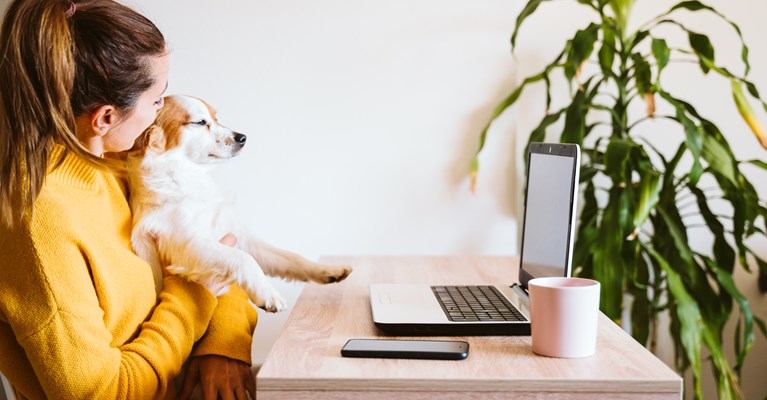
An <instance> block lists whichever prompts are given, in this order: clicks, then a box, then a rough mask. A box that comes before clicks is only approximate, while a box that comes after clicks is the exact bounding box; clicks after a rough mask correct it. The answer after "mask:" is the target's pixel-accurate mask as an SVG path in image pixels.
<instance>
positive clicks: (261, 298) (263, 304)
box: [247, 282, 288, 312]
mask: <svg viewBox="0 0 767 400" xmlns="http://www.w3.org/2000/svg"><path fill="white" fill-rule="evenodd" d="M247 292H248V297H249V298H250V301H252V302H253V304H255V305H256V306H258V307H259V308H262V309H264V310H265V311H268V312H278V311H284V310H285V309H287V308H288V306H287V303H286V302H285V299H283V298H282V296H281V295H280V294H279V293H278V292H277V290H276V289H275V288H274V287H272V285H270V284H269V283H268V282H261V283H258V284H256V285H254V286H253V287H252V288H248V289H247Z"/></svg>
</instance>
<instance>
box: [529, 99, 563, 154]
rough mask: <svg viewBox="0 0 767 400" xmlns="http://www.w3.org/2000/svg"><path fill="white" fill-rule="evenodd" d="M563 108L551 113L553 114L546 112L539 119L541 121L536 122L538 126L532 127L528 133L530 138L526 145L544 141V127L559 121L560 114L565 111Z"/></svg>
mask: <svg viewBox="0 0 767 400" xmlns="http://www.w3.org/2000/svg"><path fill="white" fill-rule="evenodd" d="M565 110H566V109H565V108H563V109H561V110H559V111H557V112H555V113H553V114H546V116H544V117H543V119H541V122H540V123H539V124H538V126H537V127H536V128H535V129H533V132H532V133H531V134H530V138H529V140H528V142H527V144H528V146H527V147H529V146H530V143H531V142H544V141H546V129H547V128H548V127H549V126H551V125H553V124H554V123H556V122H557V121H559V118H560V117H561V116H562V114H563V113H564V112H565Z"/></svg>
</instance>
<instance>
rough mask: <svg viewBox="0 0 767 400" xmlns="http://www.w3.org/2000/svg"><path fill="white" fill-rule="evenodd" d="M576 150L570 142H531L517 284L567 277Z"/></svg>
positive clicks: (570, 244)
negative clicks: (538, 279)
mask: <svg viewBox="0 0 767 400" xmlns="http://www.w3.org/2000/svg"><path fill="white" fill-rule="evenodd" d="M579 165H580V150H579V148H578V146H577V145H573V144H553V143H531V144H530V147H529V149H528V170H527V185H526V189H525V190H526V194H525V212H524V217H523V218H524V219H523V228H522V245H521V246H520V260H521V262H520V274H519V278H520V283H521V284H522V287H525V288H526V287H527V281H528V280H530V279H532V278H539V277H544V276H569V275H570V273H571V271H570V269H571V262H572V246H573V243H572V242H573V240H574V227H575V207H576V201H577V188H578V170H579Z"/></svg>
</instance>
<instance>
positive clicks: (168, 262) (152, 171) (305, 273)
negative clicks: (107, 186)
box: [124, 96, 352, 312]
mask: <svg viewBox="0 0 767 400" xmlns="http://www.w3.org/2000/svg"><path fill="white" fill-rule="evenodd" d="M164 102H165V105H164V106H163V107H162V108H161V109H160V110H159V111H158V114H157V119H156V120H155V122H154V123H153V124H152V125H151V126H150V127H149V128H147V129H146V130H145V131H144V132H143V133H142V134H141V136H139V137H138V139H136V142H135V143H134V145H133V148H131V149H130V150H128V151H127V152H126V154H125V155H124V159H125V165H126V172H127V180H128V190H129V198H130V205H131V209H132V211H133V230H132V236H131V243H132V245H133V249H134V251H135V252H136V254H138V255H139V256H140V257H141V258H143V259H145V260H146V261H147V262H148V263H149V264H150V265H151V266H152V272H153V275H154V279H155V284H156V288H157V290H158V292H159V290H160V289H161V288H162V277H163V272H162V267H163V266H167V267H166V268H167V270H168V271H169V272H170V273H172V274H177V275H180V276H183V277H185V278H187V279H190V280H193V281H196V282H199V283H202V284H206V285H208V284H212V283H217V282H218V283H221V282H234V283H236V284H237V285H239V286H240V287H241V288H242V289H243V290H244V291H245V292H246V293H247V294H248V297H249V298H250V300H251V301H252V302H253V303H254V304H255V305H256V306H258V307H260V308H263V309H264V310H266V311H270V312H276V311H282V310H284V309H285V308H286V304H285V300H284V299H283V298H282V296H280V294H279V293H278V292H277V290H276V289H275V288H274V287H273V286H272V285H271V284H270V282H269V280H268V279H267V278H266V276H265V274H266V275H270V276H275V277H280V278H284V279H286V280H298V281H304V282H308V281H313V282H317V283H323V284H324V283H331V282H340V281H342V280H344V279H345V278H346V277H347V276H348V275H349V273H351V271H352V270H351V268H350V267H348V266H345V265H327V264H320V263H316V262H312V261H309V260H307V259H305V258H303V257H302V256H300V255H298V254H295V253H292V252H289V251H285V250H281V249H278V248H276V247H274V246H271V245H269V244H267V243H265V242H263V241H261V240H259V239H257V238H256V237H255V235H253V234H252V233H251V232H250V231H249V230H248V229H246V228H245V227H243V226H241V225H240V224H238V222H237V218H236V215H235V212H234V211H233V210H232V209H231V207H229V206H228V205H227V203H228V201H229V199H228V198H227V196H224V195H222V193H221V191H220V189H219V188H218V187H217V185H216V182H215V181H214V179H213V178H212V177H211V176H210V175H209V174H208V172H209V170H210V169H211V167H212V166H214V165H216V164H217V163H220V162H223V161H226V160H229V159H231V158H233V157H235V156H237V155H238V154H239V153H240V150H242V148H243V146H245V143H246V140H247V137H246V136H245V135H243V134H242V133H238V132H234V131H232V130H231V129H229V128H226V127H224V126H223V125H221V124H220V123H219V122H218V120H217V119H216V111H215V110H214V109H213V108H212V107H211V106H210V105H209V104H208V103H206V102H205V101H203V100H201V99H198V98H195V97H191V96H168V97H165V99H164ZM227 233H232V234H234V235H235V236H236V237H237V245H236V247H230V246H226V245H224V244H221V243H219V239H221V238H222V237H223V236H224V235H226V234H227ZM219 286H220V285H219ZM217 294H221V293H217Z"/></svg>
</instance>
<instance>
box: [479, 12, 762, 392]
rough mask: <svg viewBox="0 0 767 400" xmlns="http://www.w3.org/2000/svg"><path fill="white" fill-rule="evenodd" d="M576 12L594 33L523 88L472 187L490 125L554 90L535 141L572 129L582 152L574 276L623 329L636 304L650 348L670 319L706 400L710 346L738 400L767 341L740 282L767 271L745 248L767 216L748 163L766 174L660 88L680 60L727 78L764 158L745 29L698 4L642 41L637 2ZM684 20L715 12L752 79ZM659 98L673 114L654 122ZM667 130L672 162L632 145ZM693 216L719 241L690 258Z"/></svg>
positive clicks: (644, 145)
mask: <svg viewBox="0 0 767 400" xmlns="http://www.w3.org/2000/svg"><path fill="white" fill-rule="evenodd" d="M543 1H544V0H529V1H528V3H527V5H526V6H525V7H524V8H523V10H522V11H521V13H520V15H519V16H518V18H517V20H516V26H515V27H514V31H513V34H512V37H511V45H512V49H513V48H514V46H515V45H516V41H517V38H518V33H519V31H520V27H521V26H522V24H523V22H524V21H525V20H526V19H527V18H528V17H529V16H530V15H532V14H533V13H534V12H535V11H536V10H537V8H538V6H539V5H540V4H541V3H543ZM577 2H578V3H580V4H582V5H583V6H584V7H588V8H589V9H590V10H591V11H593V13H594V14H595V15H596V19H595V22H591V23H589V24H588V26H586V27H584V28H583V29H581V30H578V31H577V32H576V33H575V36H573V38H572V39H570V40H568V41H567V43H566V44H565V46H564V49H563V50H562V52H561V53H560V54H559V55H558V56H557V57H555V59H554V60H553V61H552V62H551V63H550V64H548V65H547V66H546V67H545V68H544V69H543V71H541V72H540V73H538V74H535V75H532V76H530V77H528V78H526V79H525V80H524V81H523V82H522V83H521V85H519V86H518V87H517V88H516V89H515V90H514V91H513V92H512V93H511V94H510V95H509V96H508V97H507V98H506V99H505V100H503V101H502V102H501V103H500V104H498V105H497V107H496V108H495V110H494V112H493V115H492V118H491V120H490V122H489V123H488V125H487V126H486V127H485V129H484V130H483V131H482V133H481V136H480V141H479V146H478V149H477V153H476V155H475V157H474V160H473V162H472V166H471V174H472V188H473V187H474V179H475V178H476V174H477V170H478V167H479V162H478V155H479V153H480V152H481V151H482V149H483V147H484V144H485V138H486V135H487V132H488V129H489V127H490V126H491V124H492V122H493V121H494V120H495V119H496V118H497V117H499V116H500V115H501V114H502V113H503V112H504V110H506V109H508V108H509V107H511V106H512V105H513V104H514V103H515V102H516V101H517V100H518V99H519V97H520V95H521V94H522V93H523V91H524V89H525V88H526V87H527V86H528V85H530V84H533V83H536V82H541V83H544V84H545V87H546V94H547V96H546V113H545V115H544V116H543V118H542V119H541V121H540V123H539V124H538V126H537V127H536V128H535V129H534V130H533V131H532V133H531V135H530V138H529V141H543V140H545V135H546V132H547V129H549V128H550V127H552V125H554V124H555V123H557V122H558V121H561V120H562V121H563V125H564V129H563V130H562V132H561V135H560V136H559V140H560V141H561V142H567V143H578V144H579V145H581V147H582V149H583V155H584V157H583V163H582V166H581V185H582V193H583V202H582V208H581V210H580V215H579V218H578V228H577V239H576V243H575V248H576V251H575V255H574V260H573V265H574V267H575V271H576V273H577V274H578V275H580V276H585V277H591V278H594V279H597V280H599V281H600V282H601V283H602V293H601V305H600V308H601V309H602V311H603V312H604V313H605V314H606V315H608V316H609V317H610V318H612V319H613V320H615V321H618V322H621V321H620V320H621V315H622V311H623V308H624V307H627V305H626V304H624V295H626V294H627V295H628V296H629V297H630V298H631V302H630V303H631V305H630V316H631V321H630V332H631V334H632V336H633V337H634V338H635V339H636V340H638V341H639V342H640V343H642V344H644V345H646V346H648V347H650V349H651V350H655V348H654V347H655V344H656V342H657V338H658V335H659V334H660V332H659V328H658V316H659V315H660V314H661V313H664V312H667V313H668V315H669V317H670V328H669V330H670V333H671V338H672V340H673V343H674V348H675V366H676V368H677V370H679V371H680V372H681V371H685V370H687V369H688V368H692V375H693V377H694V382H693V390H694V396H695V398H701V397H702V391H701V385H700V376H701V364H702V360H701V350H702V349H703V348H705V349H707V350H708V353H709V354H710V359H711V363H712V365H713V370H714V375H715V377H716V380H717V389H718V393H719V397H720V398H723V399H726V398H740V397H742V395H741V392H740V385H739V380H738V375H739V372H740V369H741V367H742V366H743V361H744V359H745V357H746V355H747V354H748V352H749V349H750V348H751V346H752V344H753V341H754V334H755V330H756V327H758V328H759V329H760V330H761V331H762V333H763V334H765V335H767V331H766V330H765V325H764V322H763V321H761V320H760V319H758V318H755V317H754V315H753V314H752V312H751V309H750V308H749V305H748V302H747V300H746V298H745V297H744V296H743V294H742V293H741V292H740V291H739V289H738V287H737V286H736V284H735V282H734V280H733V275H732V274H733V271H734V270H735V269H736V268H745V269H746V270H749V271H750V267H749V262H752V263H756V265H758V268H759V270H760V271H761V272H762V273H763V274H764V273H766V272H767V263H765V261H764V260H762V259H760V258H759V257H758V256H757V255H756V254H754V252H753V251H752V250H751V249H750V248H749V247H748V246H747V245H746V239H747V238H749V237H751V236H754V235H757V236H758V235H762V236H763V235H765V232H766V231H767V227H765V221H766V220H767V208H766V207H765V204H764V202H760V200H759V198H758V196H757V193H756V191H755V189H754V187H753V185H752V184H751V183H750V182H749V180H748V179H747V178H746V177H745V176H744V175H743V174H742V172H741V166H742V165H743V164H744V163H750V164H753V165H756V166H758V167H760V168H762V169H767V164H766V163H764V162H762V161H758V160H751V161H742V160H739V159H737V158H736V156H735V154H733V152H732V150H731V148H730V146H729V144H728V142H727V139H726V138H725V136H724V135H723V134H722V132H720V130H719V128H717V126H716V125H715V124H714V123H713V122H711V120H709V119H707V118H706V117H705V116H703V115H701V114H700V113H699V112H698V111H697V110H696V109H695V107H694V106H693V104H692V103H690V102H688V101H686V100H684V99H681V98H679V97H677V96H675V95H674V94H672V93H671V92H669V91H668V90H667V89H666V88H665V87H664V85H662V83H661V77H662V76H663V73H664V72H665V71H667V70H669V69H670V68H673V67H675V66H676V65H678V64H673V61H674V60H675V59H676V58H679V57H680V56H681V57H683V58H686V59H687V60H690V59H692V60H695V62H696V64H698V65H699V67H700V68H701V69H702V71H703V72H704V73H706V74H713V75H717V76H719V77H721V78H724V79H727V80H729V81H730V83H731V87H732V94H731V95H732V97H733V99H734V101H735V104H736V105H737V108H738V110H739V111H740V113H741V115H742V117H743V119H744V120H745V121H746V123H747V124H748V126H749V127H750V128H751V129H752V131H753V133H754V134H755V135H756V138H757V139H758V141H759V143H760V144H761V146H763V147H765V148H767V134H765V130H764V128H763V127H762V126H761V124H760V122H759V120H758V119H757V118H756V116H755V114H754V111H753V109H752V108H751V105H750V103H749V101H750V100H749V96H750V98H751V99H752V100H751V101H754V100H755V101H757V102H758V103H760V104H761V105H762V106H763V107H764V109H765V110H767V104H765V102H764V101H762V100H761V98H760V94H759V92H758V90H757V88H756V86H755V85H754V84H753V83H751V82H750V81H749V80H748V79H747V75H748V72H749V68H750V66H749V63H748V47H747V46H746V44H745V43H744V42H743V37H742V35H741V31H740V28H739V27H738V25H736V24H735V23H733V22H732V21H730V20H728V19H726V18H725V17H724V16H723V15H722V14H721V13H719V12H718V11H717V10H715V9H714V8H712V7H710V6H707V5H705V4H703V3H701V2H700V1H681V2H678V3H676V4H674V5H673V6H671V8H670V9H669V10H668V12H665V13H663V14H661V15H659V16H657V17H655V18H653V19H651V20H649V21H647V22H646V23H645V24H643V25H641V26H640V27H639V28H638V29H635V30H628V27H627V21H628V19H629V15H630V13H631V10H632V8H633V7H634V2H635V0H577ZM679 10H687V11H689V12H708V13H713V14H714V15H716V16H717V17H718V18H721V19H722V21H723V22H724V23H726V24H728V25H729V26H730V27H731V28H732V29H734V31H735V32H736V33H737V35H738V37H739V38H740V44H739V45H740V47H741V56H742V57H741V58H742V61H743V63H744V65H745V71H744V72H743V74H742V75H739V74H736V73H734V72H732V71H730V70H728V69H727V68H725V67H723V66H720V65H719V64H717V60H716V58H715V51H714V47H713V46H712V44H711V41H710V40H709V37H708V36H706V34H704V33H701V32H696V31H693V30H691V29H688V28H687V27H686V26H685V25H684V24H683V23H682V22H680V21H679V20H678V18H676V15H677V12H678V11H679ZM661 26H672V27H675V28H676V29H680V30H681V31H682V32H683V33H684V35H685V36H686V37H687V41H686V42H685V43H669V42H667V40H666V39H664V38H663V37H660V36H658V35H657V34H656V31H657V28H659V27H661ZM585 63H590V64H592V65H594V67H593V68H591V69H592V70H593V71H591V72H590V73H586V72H583V71H584V70H583V66H584V64H585ZM559 71H561V72H563V73H564V76H565V80H566V81H567V82H568V83H569V90H568V92H569V95H570V97H569V99H568V101H569V104H568V105H566V106H565V107H563V108H561V109H558V110H550V109H549V108H550V105H551V99H552V79H551V77H552V74H554V73H555V72H559ZM641 101H643V102H645V103H646V110H647V111H646V114H643V115H630V114H629V109H630V106H631V104H632V103H634V102H641ZM656 101H659V102H664V103H665V107H666V108H667V109H669V110H672V111H670V112H668V113H658V112H656ZM661 119H662V120H668V121H672V123H673V124H675V125H676V126H677V127H678V129H676V132H674V133H676V134H678V136H679V143H678V147H676V148H675V149H672V151H668V150H667V149H665V150H667V151H666V152H664V151H662V150H663V149H659V148H657V144H653V143H651V142H649V141H646V140H643V139H641V138H640V137H638V136H637V135H636V134H635V129H636V127H637V126H638V125H640V124H645V123H652V121H658V120H661ZM670 134H671V133H670ZM685 163H690V164H691V166H688V165H686V164H685ZM704 181H705V182H706V183H705V185H703V184H702V183H703V182H704ZM712 201H719V202H723V201H724V202H726V203H728V204H729V206H730V207H731V211H730V212H729V213H728V215H723V214H721V213H719V214H717V213H715V212H714V211H712V210H713V209H715V207H712ZM691 215H695V216H697V221H703V223H702V224H701V223H700V222H697V224H700V225H703V227H704V228H705V230H707V231H708V232H710V234H711V235H712V237H713V238H714V239H713V244H712V245H711V247H710V248H707V249H698V248H693V246H692V245H691V243H690V241H689V240H688V232H687V231H688V228H689V223H690V220H691V219H690V216H691ZM760 221H761V224H760ZM699 229H700V228H699ZM733 311H736V312H737V313H738V317H737V318H738V326H737V330H736V334H735V339H734V343H732V345H733V346H734V347H735V351H736V354H737V360H736V361H735V363H734V365H732V364H731V363H730V362H729V361H728V360H727V358H726V357H725V354H724V350H723V348H724V343H723V330H724V326H725V323H726V322H727V321H728V320H729V319H730V316H731V313H732V312H733ZM627 325H628V324H624V326H627Z"/></svg>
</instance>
